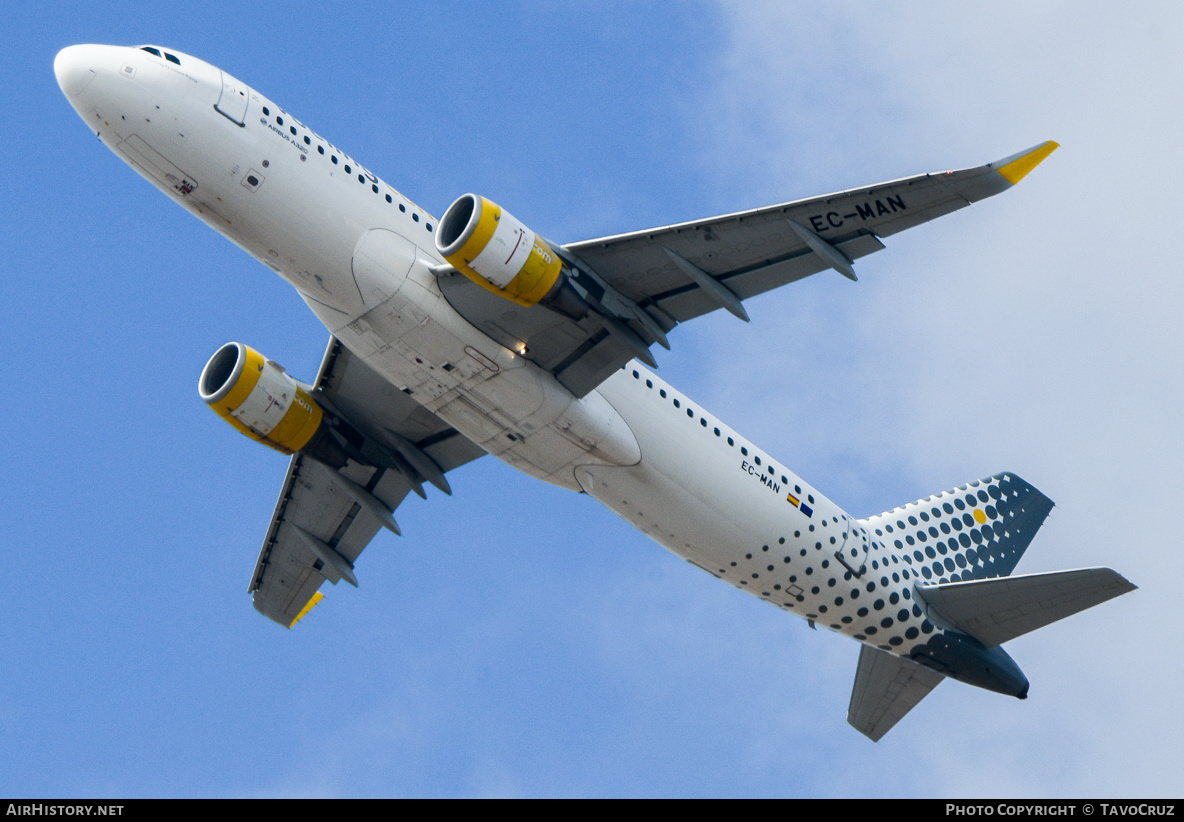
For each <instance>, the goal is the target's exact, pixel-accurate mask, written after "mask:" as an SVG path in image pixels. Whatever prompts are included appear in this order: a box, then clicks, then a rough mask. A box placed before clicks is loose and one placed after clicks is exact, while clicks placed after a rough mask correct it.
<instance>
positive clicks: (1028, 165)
mask: <svg viewBox="0 0 1184 822" xmlns="http://www.w3.org/2000/svg"><path fill="white" fill-rule="evenodd" d="M1060 147H1061V145H1060V143H1057V142H1054V141H1053V140H1048V141H1046V142H1043V143H1041V144H1040V145H1038V146H1036V147H1035V148H1030V149H1028V150H1027V151H1022V152H1020V153H1019V154H1013V155H1012V156H1010V157H1005V158H1003V159H1002V160H1000V161H999V162H998V163H993V164H992V165H998V166H999V168H997V169H995V170H996V171H997V172H998V173H999V176H1001V177H1002V178H1003V179H1004V180H1007V182H1009V183H1011V184H1012V185H1015V184H1016V183H1018V182H1019V181H1020V180H1022V179H1024V177H1025V176H1027V174H1028V172H1029V171H1031V170H1032V169H1034V168H1036V166H1038V165H1040V163H1041V162H1043V160H1044V158H1045V157H1047V156H1048V155H1050V154H1052V153H1053V152H1054V151H1056V150H1057V149H1058V148H1060Z"/></svg>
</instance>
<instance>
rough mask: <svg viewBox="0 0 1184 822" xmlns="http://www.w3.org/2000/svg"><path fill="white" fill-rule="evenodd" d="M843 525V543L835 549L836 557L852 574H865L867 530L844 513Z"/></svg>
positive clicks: (855, 575)
mask: <svg viewBox="0 0 1184 822" xmlns="http://www.w3.org/2000/svg"><path fill="white" fill-rule="evenodd" d="M840 523H841V524H842V526H843V544H842V545H840V546H839V550H837V551H835V559H837V560H838V561H839V562H840V563H842V565H843V567H844V568H846V569H847V570H848V571H850V572H851V576H853V577H859V576H863V573H864V572H865V571H866V570H867V554H868V549H869V545H868V536H867V531H865V530H864V529H863V528H861V527H859V525H858V524H857V523H855V522H853V521H852V520H851V519H850V518H849V517H847V516H846V515H844V516H843V517H842V519H841V520H840Z"/></svg>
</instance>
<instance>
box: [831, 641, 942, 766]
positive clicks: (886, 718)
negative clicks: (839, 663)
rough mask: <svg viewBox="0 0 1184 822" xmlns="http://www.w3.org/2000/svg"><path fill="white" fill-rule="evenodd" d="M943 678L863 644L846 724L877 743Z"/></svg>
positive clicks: (913, 663)
mask: <svg viewBox="0 0 1184 822" xmlns="http://www.w3.org/2000/svg"><path fill="white" fill-rule="evenodd" d="M943 679H945V677H943V676H942V675H941V674H939V673H936V672H934V671H931V670H929V669H928V668H923V667H921V666H920V665H918V664H917V663H915V662H910V661H909V660H907V659H902V658H901V657H898V656H893V655H892V654H890V653H887V652H886V651H881V650H879V649H878V648H873V647H872V646H870V645H864V646H862V647H861V649H860V651H859V670H857V671H856V672H855V687H854V688H852V689H851V704H850V705H849V706H848V707H847V722H848V723H850V725H851V727H853V728H854V729H855V730H857V731H859V732H860V733H861V734H863V735H864V736H866V737H868V738H869V739H870V740H872V742H879V741H880V737H882V736H883V735H884V734H886V733H888V731H889V730H891V729H892V726H893V725H895V724H896V723H897V722H899V721H900V720H901V719H903V718H904V715H905V714H907V713H908V712H909V711H911V710H912V709H913V708H915V707H916V706H917V703H918V702H920V701H921V700H922V699H924V698H925V695H926V694H928V693H929V692H930V691H932V690H933V689H934V688H936V687H937V684H938V683H939V682H941V681H942V680H943Z"/></svg>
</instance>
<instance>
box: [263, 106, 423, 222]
mask: <svg viewBox="0 0 1184 822" xmlns="http://www.w3.org/2000/svg"><path fill="white" fill-rule="evenodd" d="M263 114H264V116H266V117H270V116H271V110H270V109H269V108H268V107H267V106H264V107H263ZM275 122H276V124H277V125H281V126H282V125H283V124H284V118H283V116H282V115H279V114H277V115H276V116H275ZM288 131H289V132H291V134H292V136H293V137H298V136H300V135H299V134H298V132H297V131H296V126H288ZM304 144H305V145H306V146H311V145H312V140H311V139H310V138H309V136H308V135H307V134H306V135H304ZM317 154H320V155H321V156H324V155H325V147H324V146H323V145H319V144H318V145H317ZM329 160H330V161H331V162H332V163H333V165H340V163H339V162H338V160H337V155H336V154H330V155H329ZM345 173H346V174H353V173H354V170H353V169H352V168H351V167H350V165H349V164H348V163H346V164H345ZM358 182H359V183H361V184H362V185H365V184H366V177H365V175H363V174H359V175H358ZM370 190H371V191H372V192H374V193H375V194H378V193H379V192H378V184H377V183H372V184H371V185H370ZM386 201H387V202H388V203H391V204H394V202H395V200H394V198H393V197H391V195H389V194H388V195H386ZM399 211H402V212H404V213H406V211H407V206H406V205H405V204H404V203H399ZM411 219H412V220H414V221H415V222H417V223H418V222H419V215H418V214H416V213H415V212H414V211H413V212H411ZM424 227H425V228H426V229H427V230H428V231H431V230H432V224H431V223H424Z"/></svg>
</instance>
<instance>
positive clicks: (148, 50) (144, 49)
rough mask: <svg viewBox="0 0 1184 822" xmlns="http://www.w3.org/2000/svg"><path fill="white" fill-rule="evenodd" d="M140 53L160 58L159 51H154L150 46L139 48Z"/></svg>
mask: <svg viewBox="0 0 1184 822" xmlns="http://www.w3.org/2000/svg"><path fill="white" fill-rule="evenodd" d="M140 51H146V52H148V53H149V54H155V55H156V56H157V57H159V56H160V49H154V48H152V46H140Z"/></svg>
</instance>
